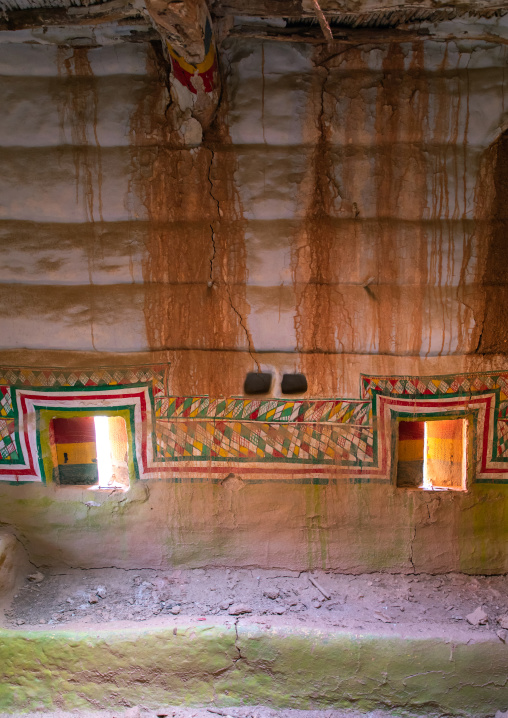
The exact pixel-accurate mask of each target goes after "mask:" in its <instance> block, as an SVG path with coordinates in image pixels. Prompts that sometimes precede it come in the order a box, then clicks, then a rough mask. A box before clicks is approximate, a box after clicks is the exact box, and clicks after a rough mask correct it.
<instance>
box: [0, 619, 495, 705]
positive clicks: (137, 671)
mask: <svg viewBox="0 0 508 718" xmlns="http://www.w3.org/2000/svg"><path fill="white" fill-rule="evenodd" d="M1 639H2V640H1V642H0V657H1V660H0V676H1V681H0V706H1V708H2V709H3V710H5V711H9V710H13V709H14V710H19V709H20V707H23V709H25V710H33V709H34V708H38V709H39V710H40V708H41V706H43V707H44V708H45V709H53V710H55V708H59V709H61V710H62V709H67V710H68V709H71V708H80V709H84V708H90V707H91V706H92V707H93V708H95V709H101V708H102V709H104V708H114V707H116V706H118V705H119V703H120V704H123V705H124V706H125V705H139V704H140V703H141V704H143V705H145V706H146V707H148V708H152V709H153V708H156V707H157V706H159V705H161V704H164V703H166V704H167V703H170V702H177V703H179V704H187V705H188V704H194V705H196V704H198V705H199V704H205V705H206V704H208V705H209V706H213V705H217V704H218V705H223V706H228V705H231V706H235V705H242V704H243V705H245V704H247V705H248V704H250V705H256V704H259V703H262V704H265V705H266V704H268V705H272V706H274V707H281V708H283V707H292V706H293V707H295V706H296V707H299V708H310V707H314V708H326V707H333V708H345V707H353V706H354V707H355V708H356V709H363V710H369V709H373V708H375V707H378V706H379V705H380V704H382V705H383V706H384V707H385V708H393V709H399V710H400V709H407V710H408V711H410V712H413V714H414V713H417V712H425V713H432V712H434V713H435V712H439V713H441V714H443V713H444V714H446V715H464V716H475V717H477V718H480V717H483V716H489V715H493V713H494V712H495V710H496V709H497V708H498V707H499V705H503V704H505V703H506V702H507V701H508V697H507V693H506V691H507V688H506V651H507V649H506V646H505V645H504V644H502V643H501V642H500V641H497V643H494V642H491V641H486V642H483V641H475V642H470V643H468V644H465V643H461V642H458V643H456V644H454V645H451V644H450V643H448V642H447V641H446V640H444V639H442V638H441V639H440V638H437V637H436V638H430V639H425V640H418V639H411V638H407V639H404V638H401V637H395V638H391V639H387V638H386V637H384V636H376V635H375V634H374V633H371V634H362V633H356V634H354V633H346V632H340V631H329V630H327V631H322V630H320V629H319V628H306V627H302V628H298V627H294V626H291V625H288V624H286V623H285V622H284V621H277V622H276V621H274V622H272V625H271V627H270V629H266V628H264V627H262V626H260V625H259V624H258V623H257V622H256V620H252V619H239V620H237V621H227V620H226V621H219V620H216V621H214V624H213V625H206V624H204V623H203V622H201V623H198V622H195V621H192V620H178V619H177V620H175V621H173V622H171V623H169V624H166V625H157V624H152V625H148V626H144V627H143V628H136V629H132V628H131V629H128V628H121V627H118V628H117V629H109V630H101V629H96V630H95V631H94V632H93V633H92V632H90V631H86V632H82V631H61V630H53V631H51V632H48V631H46V630H40V631H24V632H16V631H10V632H3V631H2V632H1Z"/></svg>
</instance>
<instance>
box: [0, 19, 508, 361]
mask: <svg viewBox="0 0 508 718" xmlns="http://www.w3.org/2000/svg"><path fill="white" fill-rule="evenodd" d="M58 32H60V31H58ZM58 32H57V30H52V35H51V37H49V38H46V40H45V43H46V44H29V43H28V42H27V40H28V39H29V37H31V38H32V40H33V38H34V35H33V33H32V35H31V36H30V35H28V34H27V33H26V32H25V31H23V32H22V33H10V34H9V33H0V35H1V37H0V92H1V93H2V97H3V103H2V108H3V109H2V112H1V113H0V247H1V251H2V254H1V257H2V261H1V262H0V294H1V295H2V297H3V302H4V311H3V319H2V320H0V324H1V325H2V326H1V327H0V348H3V349H8V348H16V347H28V348H48V349H74V350H89V349H93V348H95V349H100V350H104V351H142V350H145V349H149V348H154V349H155V348H157V349H158V348H162V347H158V346H157V347H150V346H149V343H148V340H147V335H146V330H145V323H146V316H145V314H146V296H147V291H148V290H147V288H146V286H143V284H144V282H146V275H145V273H144V267H145V266H146V263H147V248H146V247H147V236H148V235H149V233H150V228H149V225H148V222H149V214H148V212H147V208H146V206H145V204H144V202H143V198H142V197H140V196H139V194H138V191H137V189H136V186H135V183H134V182H133V177H134V174H135V172H136V168H135V165H134V160H133V149H134V148H133V143H136V144H138V145H139V144H140V143H141V144H144V143H146V145H147V146H152V150H153V151H154V153H155V154H154V156H156V154H157V151H158V150H157V147H158V145H157V143H158V141H159V140H158V137H157V136H156V135H151V134H150V133H149V132H146V133H145V134H143V133H142V132H141V133H140V132H138V133H137V134H136V136H135V137H134V134H133V132H132V127H133V121H134V117H135V116H136V113H139V111H140V107H142V104H141V103H142V101H143V100H146V98H149V97H151V96H152V95H153V94H154V92H155V90H156V88H157V86H158V85H157V83H158V77H157V74H156V73H155V71H154V69H153V66H152V65H151V64H150V62H149V58H148V49H147V46H146V45H144V44H140V43H138V44H135V43H127V42H123V41H118V37H117V40H116V41H115V42H114V44H105V45H104V46H103V47H96V48H93V49H90V50H88V51H87V52H86V62H85V63H81V64H80V63H76V62H74V60H73V52H74V51H73V50H72V49H70V48H67V49H62V48H59V47H58V46H57V45H56V44H52V40H51V38H53V39H58V38H59V37H60V35H58ZM62 32H63V31H62ZM83 32H84V33H85V34H86V33H87V32H89V30H88V29H84V30H83ZM90 32H92V31H91V30H90ZM101 32H102V37H103V39H104V42H106V43H108V42H110V41H111V42H112V43H113V40H111V39H108V38H110V35H111V33H110V35H108V31H107V30H106V29H104V30H103V31H101ZM111 32H112V31H111ZM50 34H51V33H50ZM53 36H54V37H53ZM111 36H112V35H111ZM313 52H314V50H313V48H312V47H310V46H309V45H305V44H303V43H302V44H292V43H281V42H279V43H278V42H261V41H258V40H228V41H227V43H226V47H225V53H226V55H227V60H228V63H227V64H228V67H229V68H230V75H229V78H228V81H227V107H228V111H227V114H226V123H227V128H228V133H229V137H230V140H231V142H232V147H231V146H229V147H228V152H233V154H234V159H235V170H234V185H235V190H236V192H237V195H238V198H239V205H240V210H241V217H240V220H241V223H242V227H243V230H242V231H243V237H244V243H245V262H246V276H247V279H246V288H245V302H246V310H245V316H244V321H245V323H246V326H247V328H248V330H249V332H250V337H251V341H252V347H251V348H253V349H254V350H256V351H283V352H291V351H295V350H297V348H304V349H306V350H308V349H309V347H302V336H301V335H302V330H301V326H302V323H303V324H304V325H305V322H306V317H305V316H303V317H302V315H301V312H302V305H301V301H302V300H301V298H302V292H303V290H304V289H305V287H306V283H307V282H308V281H309V280H310V279H312V276H311V275H312V271H311V269H309V266H310V263H311V260H312V256H311V254H312V252H311V249H309V246H310V244H311V243H312V237H310V239H309V236H308V233H309V231H311V230H309V228H308V226H307V225H306V221H307V220H308V213H309V207H310V204H311V199H312V192H313V183H314V184H315V165H314V157H315V153H316V146H317V143H318V142H319V138H320V131H321V132H322V130H323V127H325V131H326V161H327V163H328V169H327V172H328V173H329V175H328V176H329V178H330V180H331V181H332V189H333V194H334V196H333V198H332V201H331V207H330V213H331V215H332V221H331V223H330V232H331V236H330V241H329V246H328V249H327V252H328V254H327V257H326V260H324V261H326V263H327V267H326V270H327V279H326V282H325V286H322V287H318V288H317V290H316V292H317V293H316V296H317V297H318V299H317V300H316V301H317V302H318V304H319V301H320V300H319V295H320V294H322V295H323V296H325V295H326V302H327V304H326V306H328V307H329V308H330V312H331V313H330V322H331V324H332V325H333V326H332V327H331V330H330V337H329V340H328V345H326V346H324V345H323V346H319V347H310V348H317V349H319V350H322V351H328V352H334V351H337V352H341V353H351V354H369V353H377V352H378V351H382V352H389V353H394V354H397V355H401V356H405V355H408V354H409V355H411V354H412V355H419V356H422V357H425V356H436V355H446V354H454V353H458V354H464V353H467V352H468V351H469V350H470V349H471V345H470V342H469V344H468V340H467V337H472V334H473V330H474V327H475V318H474V316H473V313H472V312H471V311H470V310H468V308H467V306H466V304H465V303H464V296H465V295H466V294H467V293H468V292H474V291H475V282H476V281H477V269H478V266H477V256H478V247H477V245H476V237H475V226H474V224H473V222H472V220H473V215H474V201H475V191H476V189H475V188H476V183H477V173H478V167H479V163H480V161H481V158H482V157H483V154H484V152H485V149H486V148H487V147H488V145H489V144H490V143H491V142H492V141H493V140H494V139H495V137H496V136H497V135H498V134H499V132H500V131H501V129H504V127H505V117H506V112H505V88H504V74H505V69H504V68H505V67H506V61H507V54H506V49H505V48H504V47H502V46H500V45H497V44H493V43H489V42H487V41H478V40H475V41H474V42H473V41H471V42H467V41H466V42H465V41H461V43H460V44H458V43H456V42H453V41H450V42H438V41H427V42H425V43H424V48H423V51H422V49H421V48H420V47H416V46H415V45H414V44H412V45H410V44H407V45H403V46H402V48H401V53H402V58H403V59H402V64H400V63H399V64H397V63H395V62H394V61H392V59H391V57H390V53H391V52H392V53H393V49H390V48H389V47H388V46H386V45H371V46H365V47H363V48H360V49H358V51H357V52H352V51H348V52H344V53H342V55H341V56H340V57H338V58H335V59H333V60H332V61H330V62H329V63H328V66H327V67H328V69H326V68H325V67H324V66H320V67H318V68H316V66H315V64H314V61H313ZM90 73H91V74H90ZM387 74H388V75H389V76H390V79H389V82H390V83H391V87H392V90H391V95H390V98H391V101H392V102H395V105H396V106H395V109H394V106H390V105H389V104H387V99H386V98H387V96H386V88H384V85H386V83H387ZM415 76H417V77H418V78H419V79H418V83H419V84H418V83H417V88H416V90H415V88H414V87H413V85H414V83H415V80H414V77H415ZM397 87H398V88H400V89H399V90H398V91H397V89H396V88H397ZM422 87H423V88H424V89H425V93H424V94H425V98H423V97H422V92H423V90H422ZM394 88H395V89H394ZM397 92H398V94H397ZM383 93H385V94H384V95H383ZM393 98H395V100H394V99H393ZM397 98H399V99H397ZM397 103H399V104H398V105H397ZM163 109H164V108H163V107H162V106H160V107H158V108H156V110H155V112H156V113H158V114H157V118H156V119H157V121H160V120H161V118H162V117H163V114H162V111H163ZM394 111H395V112H396V113H399V115H400V118H399V119H398V120H397V122H396V129H395V130H393V122H392V119H393V118H392V119H391V113H393V112H394ZM419 112H420V115H419V114H418V113H419ZM418 117H419V122H417V121H416V120H415V118H416V119H417V118H418ZM391 122H392V124H390V123H391ZM386 128H392V131H395V133H396V137H395V140H394V138H393V137H391V136H389V134H387V133H386V132H385V130H386ZM219 149H220V148H219ZM186 151H187V150H186ZM150 161H151V160H150ZM174 161H175V162H177V158H176V156H175V160H174ZM149 171H150V164H149V163H148V167H147V172H149ZM387 183H388V185H389V188H390V193H389V201H388V202H387V201H386V199H385V197H384V195H383V192H385V191H386V187H387V186H388V185H387ZM383 188H384V189H383ZM422 188H423V189H422ZM205 191H208V188H207V187H203V192H205ZM184 209H185V208H182V212H181V214H182V218H183V219H185V217H186V216H187V215H186V213H185V211H184ZM185 221H187V219H185ZM192 221H193V222H197V223H199V222H200V221H202V222H203V227H204V228H205V229H206V228H207V226H208V224H207V222H208V220H207V218H205V217H200V216H198V215H196V214H195V213H194V215H193V220H192ZM166 229H167V230H168V235H167V236H168V237H169V240H167V241H169V242H170V243H171V242H172V241H173V240H172V237H174V241H175V246H179V249H178V251H179V252H182V251H184V250H182V248H181V247H180V245H178V241H177V240H178V238H179V237H180V235H181V232H182V229H181V226H180V225H178V223H173V224H171V222H169V224H167V226H166ZM189 231H190V230H189ZM207 241H208V240H207ZM208 251H209V248H207V249H206V252H208ZM171 261H174V262H175V263H178V262H179V257H178V255H177V256H175V257H174V258H173V257H172V259H171ZM207 279H208V276H206V272H205V271H204V270H203V271H202V267H200V268H199V269H198V268H196V273H195V275H194V276H192V273H191V275H189V274H188V272H187V274H186V275H185V277H181V279H179V280H178V281H180V283H181V286H180V287H177V288H176V289H173V290H172V291H173V295H172V296H173V300H174V301H178V302H182V303H185V302H187V301H188V298H189V296H190V295H189V291H188V285H189V283H191V284H192V282H194V283H198V284H201V285H202V287H203V291H205V287H206V282H207ZM459 289H460V291H459ZM152 291H153V289H150V292H152ZM161 292H162V290H161ZM194 294H195V296H198V295H199V296H200V294H199V292H198V293H194ZM161 296H162V295H161ZM193 296H194V295H193ZM175 297H176V298H177V299H176V300H175V299H174V298H175ZM306 307H307V308H306V309H305V311H307V312H308V306H307V305H306ZM387 307H388V308H389V311H386V308H387ZM196 311H199V307H196ZM319 311H320V310H319V307H318V312H319ZM13 317H15V318H16V321H12V319H13ZM415 317H416V318H417V319H418V322H420V323H421V328H420V329H419V330H418V331H419V332H420V334H419V335H418V336H416V337H415V336H414V325H415ZM309 322H310V323H312V318H310V319H309ZM418 322H417V323H418ZM48 323H49V324H50V327H51V328H50V331H48ZM381 324H384V325H385V329H384V330H383V331H384V338H382V340H381V339H380V325H381ZM298 327H300V328H298ZM386 327H388V329H386ZM309 331H310V329H309ZM304 334H305V332H304ZM464 336H466V339H464ZM210 341H211V340H210ZM206 342H207V338H206V337H205V338H204V339H203V342H202V343H201V344H200V346H201V348H203V347H204V346H206ZM242 347H243V345H242ZM169 348H171V347H169ZM182 348H185V346H184V347H182ZM210 348H214V347H213V346H210ZM231 348H235V347H234V346H232V347H231Z"/></svg>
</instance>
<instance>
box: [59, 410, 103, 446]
mask: <svg viewBox="0 0 508 718" xmlns="http://www.w3.org/2000/svg"><path fill="white" fill-rule="evenodd" d="M53 430H54V432H55V443H57V444H84V443H87V444H88V443H90V442H92V441H95V423H94V418H93V416H73V417H70V418H69V419H64V418H61V419H53Z"/></svg>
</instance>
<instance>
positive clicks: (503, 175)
mask: <svg viewBox="0 0 508 718" xmlns="http://www.w3.org/2000/svg"><path fill="white" fill-rule="evenodd" d="M507 198H508V130H506V131H505V132H504V133H503V134H502V135H501V136H500V137H499V139H497V140H496V142H494V143H493V144H492V145H491V146H490V147H489V149H488V150H487V153H486V158H485V160H484V164H483V167H482V170H481V172H480V179H479V184H478V186H477V197H476V206H477V213H476V214H477V221H478V226H477V233H478V235H479V242H478V246H479V248H480V262H479V267H480V270H479V271H480V272H481V273H482V276H481V277H480V284H481V287H482V290H483V302H484V304H483V308H482V316H481V320H480V321H478V320H477V325H479V326H480V334H479V338H478V344H477V349H476V352H477V353H478V354H506V353H507V352H508V251H507V236H508V202H507Z"/></svg>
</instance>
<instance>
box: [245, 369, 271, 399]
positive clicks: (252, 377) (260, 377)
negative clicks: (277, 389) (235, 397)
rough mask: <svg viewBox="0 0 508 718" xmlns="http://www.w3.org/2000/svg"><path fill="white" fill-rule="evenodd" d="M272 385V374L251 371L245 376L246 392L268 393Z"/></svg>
mask: <svg viewBox="0 0 508 718" xmlns="http://www.w3.org/2000/svg"><path fill="white" fill-rule="evenodd" d="M271 386H272V375H271V374H268V373H263V372H256V371H250V372H249V373H248V374H247V376H246V377H245V383H244V385H243V391H244V393H245V394H267V393H268V392H269V391H270V388H271Z"/></svg>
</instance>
